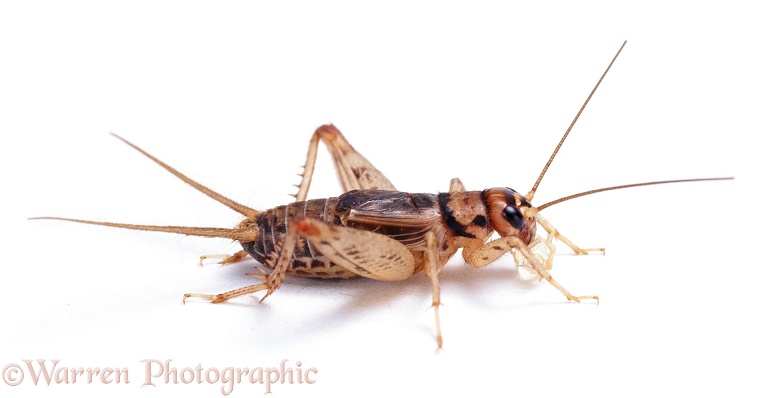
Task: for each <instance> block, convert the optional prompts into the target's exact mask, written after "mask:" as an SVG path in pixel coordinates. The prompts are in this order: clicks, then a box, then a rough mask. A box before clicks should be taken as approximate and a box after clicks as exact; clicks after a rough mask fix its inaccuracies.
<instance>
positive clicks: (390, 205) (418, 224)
mask: <svg viewBox="0 0 770 398" xmlns="http://www.w3.org/2000/svg"><path fill="white" fill-rule="evenodd" d="M336 212H337V214H338V215H339V216H340V219H341V220H342V222H343V224H345V225H349V224H350V223H354V224H365V225H369V226H372V227H374V228H376V227H405V228H416V229H424V228H425V227H428V228H431V227H433V226H435V225H436V224H437V223H438V222H440V221H441V211H440V210H439V204H438V198H437V196H436V195H432V194H422V193H418V194H412V193H407V192H393V191H380V190H360V191H358V190H357V191H350V192H347V193H344V194H342V195H340V197H339V201H338V202H337V207H336Z"/></svg>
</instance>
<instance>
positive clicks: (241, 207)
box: [110, 133, 259, 219]
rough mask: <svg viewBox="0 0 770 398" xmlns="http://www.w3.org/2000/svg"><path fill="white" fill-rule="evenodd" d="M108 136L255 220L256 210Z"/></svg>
mask: <svg viewBox="0 0 770 398" xmlns="http://www.w3.org/2000/svg"><path fill="white" fill-rule="evenodd" d="M110 134H112V135H113V136H115V137H116V138H117V139H119V140H121V141H123V142H125V143H126V144H128V145H129V146H131V147H132V148H134V149H136V150H137V151H139V152H141V153H142V155H144V156H147V157H148V158H150V160H152V161H153V162H155V163H157V164H159V165H160V166H161V167H163V168H164V169H166V170H168V172H169V173H171V174H173V175H175V176H176V177H177V178H179V179H180V180H182V181H184V182H186V183H188V184H190V186H192V187H193V188H195V189H197V190H198V191H201V192H203V193H204V194H205V195H206V196H208V197H210V198H212V199H214V200H216V201H217V202H219V203H222V204H223V205H225V206H227V207H229V208H231V209H233V210H235V211H237V212H238V213H241V214H243V215H244V216H246V217H248V218H251V219H256V217H257V215H259V212H258V211H257V210H254V209H252V208H250V207H247V206H244V205H242V204H240V203H238V202H236V201H234V200H232V199H230V198H227V197H225V196H223V195H221V194H219V193H217V192H214V191H212V190H211V189H209V188H207V187H205V186H203V185H201V184H200V183H198V182H196V181H193V180H192V179H191V178H189V177H187V176H186V175H184V174H182V173H180V172H179V171H177V170H176V169H174V168H173V167H171V166H169V165H167V164H166V163H164V162H162V161H160V160H159V159H157V158H156V157H155V156H152V155H150V154H149V153H147V152H145V151H144V150H143V149H142V148H139V147H138V146H136V145H134V144H132V143H131V142H129V141H128V140H126V139H125V138H123V137H121V136H119V135H117V134H115V133H110Z"/></svg>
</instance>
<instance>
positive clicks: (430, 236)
mask: <svg viewBox="0 0 770 398" xmlns="http://www.w3.org/2000/svg"><path fill="white" fill-rule="evenodd" d="M425 238H426V243H427V246H428V247H427V249H426V250H427V254H428V258H427V262H426V263H425V275H427V276H428V278H429V279H430V282H431V284H432V285H433V311H434V312H435V314H436V341H437V342H438V348H441V346H442V345H443V343H444V338H443V337H442V336H441V322H440V321H439V316H438V307H439V306H440V305H441V299H440V290H439V282H438V273H439V262H438V241H437V240H436V235H435V234H434V233H433V232H428V233H427V234H426V236H425Z"/></svg>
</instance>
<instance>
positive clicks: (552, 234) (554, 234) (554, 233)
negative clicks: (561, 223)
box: [536, 213, 604, 269]
mask: <svg viewBox="0 0 770 398" xmlns="http://www.w3.org/2000/svg"><path fill="white" fill-rule="evenodd" d="M536 219H537V223H538V224H540V225H541V226H542V227H543V229H544V230H545V231H546V232H547V233H548V236H547V237H546V240H547V241H548V242H549V243H553V239H554V238H556V239H558V240H560V241H562V242H564V243H565V244H566V245H567V246H569V247H570V249H572V251H574V252H575V254H588V253H589V252H601V253H602V254H604V248H603V247H597V248H586V249H584V248H581V247H578V246H577V245H576V244H574V243H572V242H571V241H570V240H569V239H567V237H565V236H564V235H562V234H560V233H559V231H558V230H557V229H556V228H555V227H554V226H553V225H552V224H551V223H550V222H548V220H546V219H545V217H543V216H541V215H540V213H538V214H537V216H536ZM552 256H553V254H552V255H551V257H552ZM550 261H551V258H549V263H550ZM548 265H549V266H548V269H551V267H550V264H548Z"/></svg>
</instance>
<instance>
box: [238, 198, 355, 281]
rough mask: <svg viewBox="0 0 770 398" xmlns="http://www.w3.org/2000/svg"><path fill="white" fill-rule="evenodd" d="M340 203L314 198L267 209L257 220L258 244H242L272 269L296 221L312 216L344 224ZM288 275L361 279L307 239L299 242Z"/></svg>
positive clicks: (301, 239) (330, 222)
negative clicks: (338, 210) (337, 211)
mask: <svg viewBox="0 0 770 398" xmlns="http://www.w3.org/2000/svg"><path fill="white" fill-rule="evenodd" d="M337 202H338V199H337V198H329V199H314V200H308V201H304V202H294V203H290V204H288V205H286V206H278V207H276V208H273V209H269V210H265V211H264V212H262V213H260V214H259V216H258V217H257V223H256V227H257V229H258V230H259V239H257V240H256V241H254V242H241V245H242V246H243V249H244V250H246V251H247V252H248V253H249V254H250V255H251V256H252V257H254V258H256V259H257V261H259V262H260V263H262V264H265V265H266V266H268V267H270V268H272V267H273V266H274V264H275V260H277V259H278V254H279V252H280V245H281V243H282V242H283V241H284V238H285V237H286V232H287V231H288V230H289V228H290V227H291V225H292V223H294V221H296V220H298V219H299V218H301V217H311V218H314V219H317V220H321V221H323V222H325V223H327V224H333V225H341V222H340V219H339V217H338V216H337V214H336V212H335V208H336V206H337ZM286 273H288V274H290V275H297V276H304V277H310V278H351V277H354V276H357V275H356V274H354V273H352V272H350V271H347V270H345V269H344V268H342V267H340V266H338V265H336V264H334V263H333V262H331V261H330V260H329V259H327V258H326V257H325V256H324V255H322V254H321V253H319V252H317V251H316V250H314V249H313V247H312V246H311V245H310V244H309V243H308V242H307V240H305V239H304V238H300V239H299V240H298V242H297V246H296V248H295V249H294V256H293V259H292V263H291V264H290V265H289V269H288V270H287V271H286Z"/></svg>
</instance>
